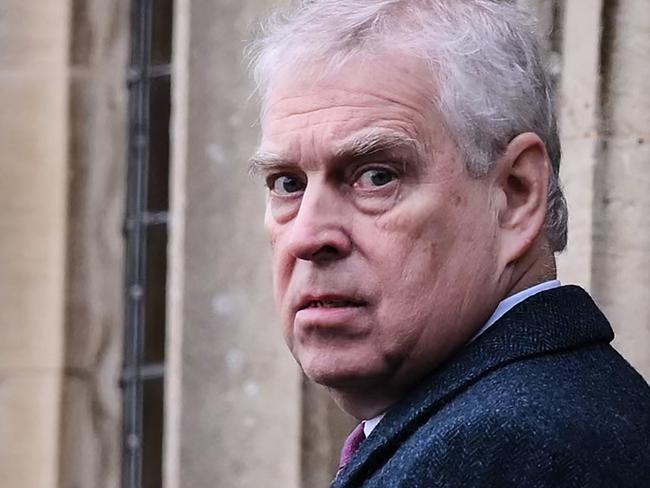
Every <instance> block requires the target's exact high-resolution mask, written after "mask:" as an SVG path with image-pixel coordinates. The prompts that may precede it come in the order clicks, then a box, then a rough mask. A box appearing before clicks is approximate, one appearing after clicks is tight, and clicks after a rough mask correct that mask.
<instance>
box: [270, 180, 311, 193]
mask: <svg viewBox="0 0 650 488" xmlns="http://www.w3.org/2000/svg"><path fill="white" fill-rule="evenodd" d="M266 184H267V186H268V187H269V189H270V190H271V192H273V193H274V194H276V195H279V196H287V195H294V194H296V193H298V192H301V191H303V190H304V189H305V183H304V181H303V180H302V179H301V178H299V177H297V176H292V175H275V176H270V177H269V178H268V180H267V182H266Z"/></svg>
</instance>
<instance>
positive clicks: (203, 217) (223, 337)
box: [166, 0, 301, 488]
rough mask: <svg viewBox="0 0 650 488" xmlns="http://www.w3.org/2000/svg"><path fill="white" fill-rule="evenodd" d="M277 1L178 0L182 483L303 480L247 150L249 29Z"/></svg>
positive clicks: (291, 372) (252, 138)
mask: <svg viewBox="0 0 650 488" xmlns="http://www.w3.org/2000/svg"><path fill="white" fill-rule="evenodd" d="M271 3H272V2H265V1H261V0H257V1H254V0H248V1H241V2H218V3H217V2H202V1H194V0H185V1H181V2H177V3H176V15H177V21H176V24H175V29H176V36H177V38H176V43H175V48H176V50H175V62H176V65H175V70H174V74H173V76H174V80H175V95H174V105H175V107H177V109H178V111H177V112H176V117H177V119H176V120H175V125H174V129H173V134H174V136H173V138H174V145H175V157H174V161H173V166H174V169H173V173H172V180H173V181H174V190H173V193H172V219H173V222H172V227H171V239H172V242H171V250H172V263H171V274H170V282H169V283H170V285H169V286H170V288H171V289H170V295H171V297H172V300H171V309H170V313H169V318H170V319H169V320H170V332H169V336H168V337H169V340H170V343H169V347H168V351H169V356H168V361H169V369H168V375H169V377H168V383H167V385H168V392H167V399H168V400H169V406H170V410H168V412H167V415H168V417H167V419H168V420H167V424H166V427H167V435H168V437H167V445H166V461H167V467H166V473H167V482H168V483H169V484H168V486H169V487H173V488H175V487H185V486H192V487H196V488H201V487H213V486H217V485H218V486H228V487H232V488H244V487H258V486H268V485H269V484H272V485H274V486H282V487H287V488H292V487H297V486H299V476H300V469H299V460H300V424H301V421H300V415H301V400H300V398H301V397H300V376H299V374H298V370H297V367H296V366H295V364H294V363H293V361H292V359H291V358H290V356H289V353H288V352H287V351H286V348H285V346H284V344H282V341H281V338H280V332H279V330H278V326H277V325H278V324H277V323H276V319H275V318H274V317H275V313H274V311H273V305H272V300H271V293H270V290H271V278H270V272H269V263H270V258H269V252H268V251H267V243H266V240H265V237H264V235H263V233H262V213H263V192H262V190H261V186H260V187H259V188H258V189H256V188H255V185H256V184H258V183H256V182H251V180H250V178H249V176H248V174H247V169H248V168H247V162H246V161H247V158H248V156H249V155H250V154H251V153H252V151H253V149H254V146H255V144H256V143H257V138H258V134H257V128H256V127H253V123H254V121H255V119H256V107H255V104H254V103H250V102H248V99H249V95H250V91H251V86H250V84H249V83H248V82H247V78H246V75H245V74H244V70H243V65H242V62H241V53H242V49H243V47H244V43H243V42H242V41H241V40H242V39H244V38H246V37H247V35H248V29H249V24H250V22H251V20H252V18H253V16H255V15H259V13H260V12H261V11H262V10H263V9H264V8H266V7H268V6H270V5H271ZM269 480H273V481H272V483H271V482H269Z"/></svg>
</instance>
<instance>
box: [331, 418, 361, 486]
mask: <svg viewBox="0 0 650 488" xmlns="http://www.w3.org/2000/svg"><path fill="white" fill-rule="evenodd" d="M365 438H366V434H365V433H364V432H363V422H361V423H360V424H359V425H357V427H356V428H355V429H354V430H353V431H352V432H351V433H350V435H349V436H348V438H347V439H345V443H344V444H343V449H342V450H341V461H340V462H339V470H338V472H337V474H338V473H340V472H341V470H342V469H343V468H344V467H345V466H346V465H347V464H348V463H349V462H350V459H352V456H354V455H355V453H356V452H357V451H358V450H359V446H360V445H361V443H362V442H363V441H364V439H365Z"/></svg>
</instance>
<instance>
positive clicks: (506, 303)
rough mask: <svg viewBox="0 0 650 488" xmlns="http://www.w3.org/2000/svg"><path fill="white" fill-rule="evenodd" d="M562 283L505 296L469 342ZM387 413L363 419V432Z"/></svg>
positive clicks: (373, 426)
mask: <svg viewBox="0 0 650 488" xmlns="http://www.w3.org/2000/svg"><path fill="white" fill-rule="evenodd" d="M560 285H561V283H560V282H559V281H558V280H550V281H545V282H544V283H540V284H538V285H535V286H531V287H530V288H526V289H525V290H522V291H520V292H519V293H515V294H514V295H511V296H509V297H507V298H505V299H504V300H502V301H501V302H499V305H497V308H496V310H495V311H494V313H493V314H492V315H491V316H490V318H489V319H488V321H487V322H485V325H483V327H481V328H480V329H479V330H478V332H477V333H476V334H474V337H472V339H471V340H470V341H469V342H472V341H474V340H475V339H476V338H477V337H478V336H480V335H481V334H483V333H484V332H485V331H486V330H488V329H489V328H490V327H492V326H493V325H494V323H495V322H496V321H497V320H499V319H500V318H501V317H503V316H504V315H505V313H506V312H507V311H508V310H510V309H511V308H513V307H514V306H515V305H517V304H518V303H521V302H523V301H524V300H526V299H527V298H530V297H532V296H533V295H536V294H538V293H541V292H543V291H546V290H551V289H553V288H557V287H558V286H560ZM385 415H386V412H384V413H382V414H379V415H377V416H376V417H373V418H371V419H369V420H364V421H363V433H364V434H365V435H366V437H368V436H369V435H370V434H371V432H372V431H373V430H375V427H377V425H378V424H379V422H381V419H383V418H384V416H385Z"/></svg>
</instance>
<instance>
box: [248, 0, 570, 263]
mask: <svg viewBox="0 0 650 488" xmlns="http://www.w3.org/2000/svg"><path fill="white" fill-rule="evenodd" d="M386 51H390V52H396V51H397V52H404V53H407V54H409V55H411V56H415V57H418V58H421V59H423V60H424V61H426V63H427V65H428V66H429V67H430V70H431V74H432V79H433V81H434V82H435V85H436V86H437V88H438V89H437V93H436V94H432V102H433V103H434V107H435V108H436V110H437V111H438V112H439V115H440V116H441V117H442V120H443V122H444V124H445V126H446V127H447V130H448V131H449V133H450V135H451V137H452V138H453V139H454V141H455V143H456V145H457V146H458V148H459V150H460V151H461V154H462V155H463V156H464V159H465V162H466V167H467V170H468V171H469V173H470V174H471V175H473V176H475V177H481V176H484V175H486V174H487V173H488V172H489V171H490V169H491V168H492V167H494V165H495V163H496V160H497V159H498V157H499V156H500V155H501V154H502V152H503V151H504V150H505V148H506V146H507V145H508V143H509V142H510V141H511V140H512V139H513V138H514V137H515V136H517V135H518V134H521V133H524V132H534V133H536V134H537V135H538V136H539V137H540V138H541V139H542V141H543V142H544V144H545V145H546V149H547V152H548V155H549V159H550V161H551V167H552V171H551V175H550V177H549V189H548V209H547V215H546V223H545V228H546V229H545V230H546V236H547V238H548V240H549V243H550V245H551V248H552V250H553V251H561V250H563V249H564V248H565V246H566V240H567V207H566V201H565V199H564V196H563V194H562V190H561V188H560V184H559V169H560V157H561V149H560V141H559V137H558V132H557V123H556V119H555V113H554V108H553V100H552V94H551V89H550V83H549V80H548V78H547V75H546V73H545V70H544V68H543V63H542V61H541V56H540V52H539V45H538V40H537V38H536V36H535V34H534V25H533V22H532V20H531V17H530V16H529V15H528V14H527V13H526V12H524V11H522V10H521V9H520V8H519V7H517V5H515V4H514V2H512V1H508V0H303V1H302V2H299V3H297V4H294V5H293V6H292V7H291V8H290V9H289V10H287V11H286V12H281V11H278V12H276V14H275V15H273V16H272V17H271V18H269V19H268V20H267V22H266V23H265V25H264V26H263V28H262V30H261V32H260V34H259V35H258V36H257V39H256V41H254V43H253V44H252V45H251V51H250V53H251V55H252V57H251V59H252V68H253V76H254V79H255V82H256V84H257V89H258V92H259V94H260V95H261V97H262V106H263V107H264V106H265V97H266V94H267V91H268V88H269V85H270V83H271V82H272V80H273V79H274V77H275V76H277V75H278V73H279V72H287V71H293V72H295V71H296V68H298V67H299V68H300V70H305V69H307V67H309V66H312V67H316V66H319V67H323V66H325V68H324V69H323V70H322V71H323V72H329V71H330V70H335V69H337V68H338V67H341V66H342V65H343V64H345V63H347V62H349V61H350V60H352V59H358V58H359V57H362V58H364V57H365V58H368V57H370V56H372V55H378V54H381V53H382V52H386ZM283 70H284V71H283Z"/></svg>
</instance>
